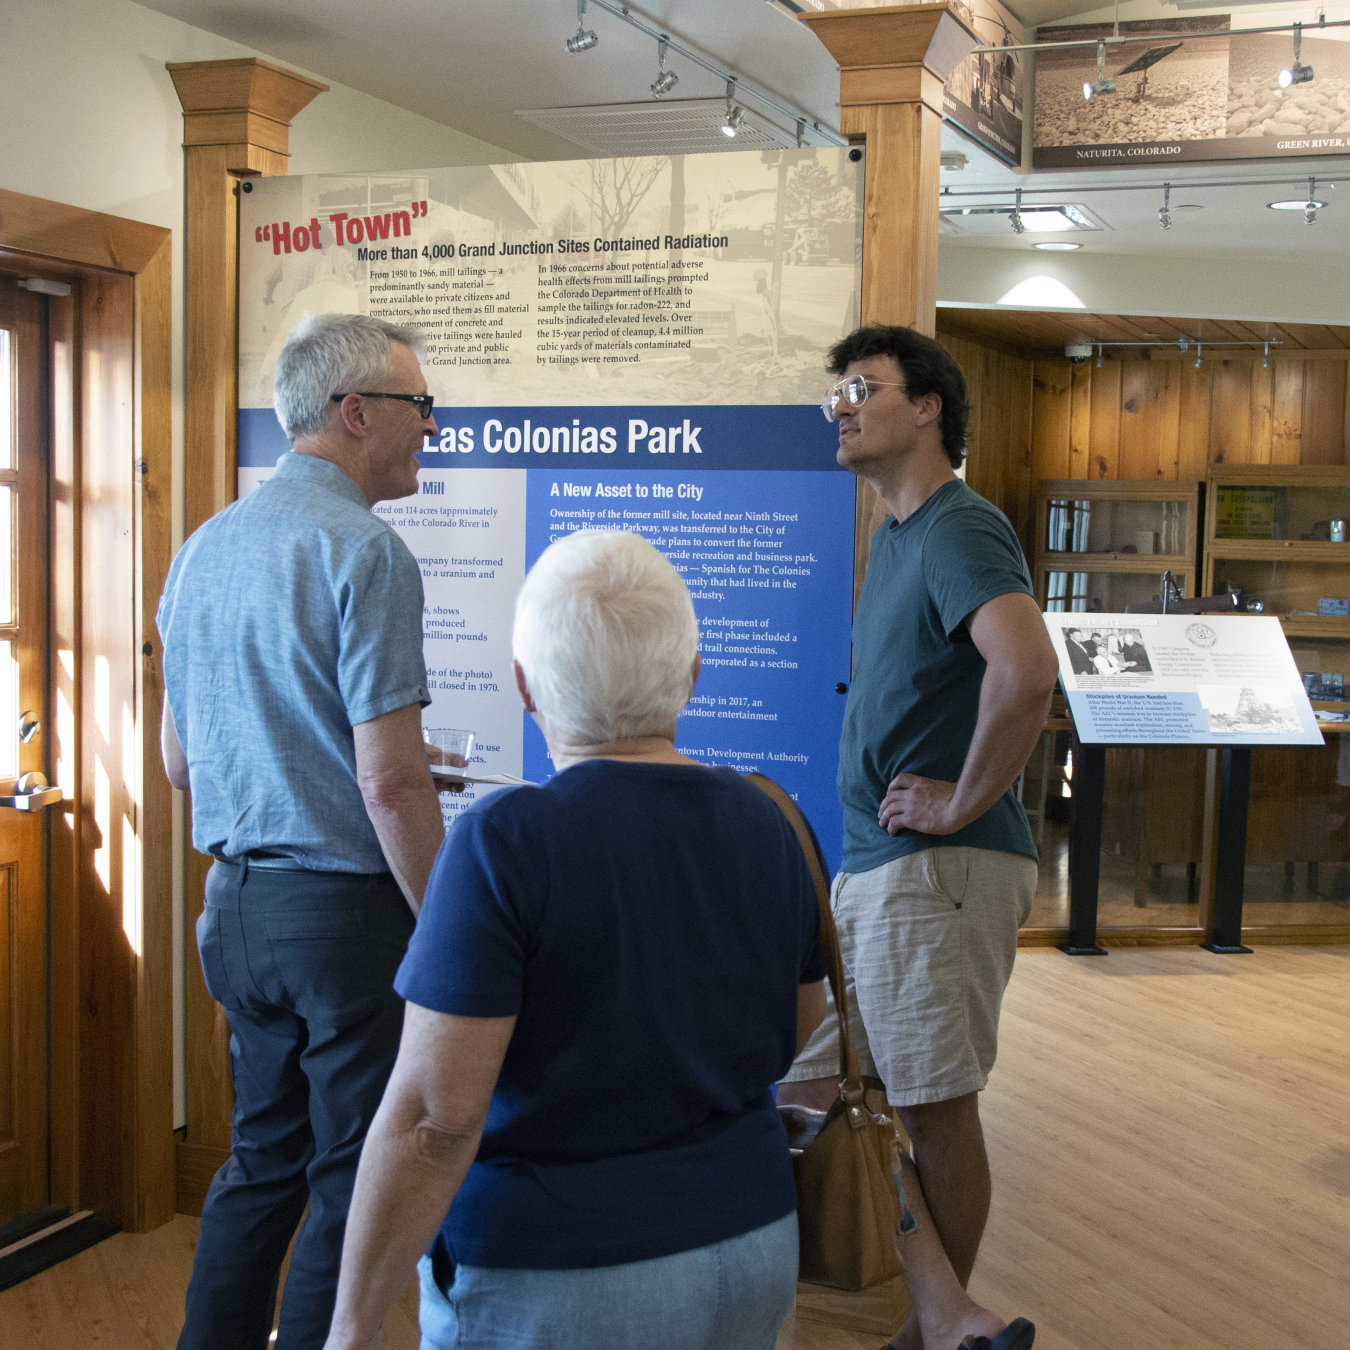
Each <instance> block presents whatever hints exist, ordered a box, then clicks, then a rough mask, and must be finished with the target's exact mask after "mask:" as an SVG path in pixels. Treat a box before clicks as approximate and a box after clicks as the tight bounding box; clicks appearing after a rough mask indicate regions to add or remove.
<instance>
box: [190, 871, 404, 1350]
mask: <svg viewBox="0 0 1350 1350" xmlns="http://www.w3.org/2000/svg"><path fill="white" fill-rule="evenodd" d="M413 923H414V920H413V915H412V911H411V910H410V909H409V908H408V904H407V901H406V900H404V898H403V894H402V892H401V891H400V890H399V888H398V885H397V883H396V882H395V881H394V879H393V877H392V876H391V875H390V874H389V873H387V872H384V873H379V874H376V875H352V874H346V873H340V872H299V871H276V870H271V869H266V870H265V869H263V868H261V867H257V866H253V867H249V866H248V865H247V864H245V863H240V864H235V863H224V862H217V863H216V864H215V866H213V867H212V868H211V871H210V872H209V873H208V875H207V879H206V909H205V910H204V911H203V913H202V916H201V918H200V919H199V920H198V921H197V946H198V950H199V951H200V953H201V958H202V972H203V974H204V975H205V976H206V987H207V989H209V990H210V992H211V996H212V998H214V999H216V1000H217V1001H218V1002H219V1003H220V1004H221V1005H222V1007H223V1008H224V1009H225V1015H226V1017H227V1018H228V1019H229V1023H230V1033H231V1034H230V1064H231V1068H232V1069H233V1073H234V1128H233V1138H232V1141H231V1152H230V1159H229V1161H228V1162H227V1163H226V1164H225V1165H224V1166H223V1167H222V1168H221V1169H220V1171H219V1172H217V1173H216V1175H215V1179H214V1180H213V1181H212V1182H211V1189H210V1191H209V1192H208V1193H207V1196H206V1204H205V1207H204V1208H203V1210H202V1224H201V1233H200V1236H199V1237H198V1239H197V1250H196V1254H195V1256H194V1257H193V1261H192V1279H191V1282H190V1283H189V1284H188V1291H187V1316H186V1320H185V1322H184V1326H183V1332H182V1335H181V1336H180V1337H179V1340H178V1350H266V1347H267V1342H268V1337H269V1336H270V1334H271V1330H272V1316H273V1312H274V1309H275V1306H276V1295H277V1281H278V1275H279V1272H280V1268H281V1263H282V1261H283V1259H284V1258H285V1255H286V1248H287V1245H288V1244H289V1243H290V1240H291V1237H292V1235H293V1234H294V1233H295V1227H296V1224H297V1223H299V1221H300V1216H301V1214H302V1213H304V1209H305V1205H306V1204H307V1203H308V1205H309V1214H308V1217H307V1218H306V1219H305V1224H304V1227H303V1228H302V1229H301V1231H300V1233H299V1235H298V1236H297V1237H296V1239H295V1249H294V1251H293V1252H292V1254H291V1264H290V1267H289V1269H288V1271H287V1275H286V1291H285V1296H284V1297H283V1299H282V1306H281V1321H280V1325H279V1327H278V1332H277V1340H276V1350H310V1348H311V1347H313V1350H320V1347H322V1345H323V1343H324V1340H325V1339H326V1337H327V1335H328V1325H329V1323H330V1321H331V1320H332V1316H333V1301H334V1297H335V1294H336V1290H337V1274H338V1265H339V1262H340V1260H341V1257H342V1238H343V1233H344V1231H345V1229H346V1222H347V1208H348V1205H349V1203H350V1201H351V1194H352V1186H353V1184H354V1182H355V1180H356V1164H357V1162H358V1160H359V1158H360V1155H361V1145H362V1142H363V1141H364V1140H365V1137H366V1131H367V1130H368V1129H369V1128H370V1122H371V1119H372V1118H373V1117H374V1115H375V1109H376V1107H378V1106H379V1104H380V1098H381V1096H382V1095H383V1093H384V1086H385V1083H386V1082H387V1080H388V1078H389V1072H390V1070H391V1069H392V1068H393V1065H394V1059H395V1056H396V1055H397V1053H398V1042H399V1035H400V1033H401V1031H402V1028H403V1000H402V999H401V998H399V997H398V995H397V994H395V993H394V990H393V981H394V973H395V971H396V970H397V969H398V965H399V962H400V961H401V960H402V958H403V953H404V951H405V949H406V948H407V945H408V938H409V937H410V936H411V935H412V930H413Z"/></svg>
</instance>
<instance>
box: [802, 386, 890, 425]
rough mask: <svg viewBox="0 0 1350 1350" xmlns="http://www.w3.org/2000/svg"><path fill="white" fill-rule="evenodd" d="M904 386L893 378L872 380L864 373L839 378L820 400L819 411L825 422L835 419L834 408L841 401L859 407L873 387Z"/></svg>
mask: <svg viewBox="0 0 1350 1350" xmlns="http://www.w3.org/2000/svg"><path fill="white" fill-rule="evenodd" d="M904 387H905V386H904V385H903V384H900V383H898V382H897V381H895V380H874V379H870V378H868V377H867V376H866V375H854V376H853V377H852V378H851V379H847V380H840V381H839V383H838V384H836V385H834V386H833V387H832V388H831V389H830V391H829V392H828V393H827V394H826V395H825V397H824V398H822V399H821V400H820V411H821V412H823V413H824V414H825V420H826V421H827V422H833V421H835V420H837V419H836V418H835V410H836V409H837V408H838V407H839V404H840V403H841V402H844V403H847V404H848V405H849V407H851V408H860V407H862V405H863V404H864V403H866V402H867V396H868V394H870V393H871V392H872V390H873V389H903V388H904Z"/></svg>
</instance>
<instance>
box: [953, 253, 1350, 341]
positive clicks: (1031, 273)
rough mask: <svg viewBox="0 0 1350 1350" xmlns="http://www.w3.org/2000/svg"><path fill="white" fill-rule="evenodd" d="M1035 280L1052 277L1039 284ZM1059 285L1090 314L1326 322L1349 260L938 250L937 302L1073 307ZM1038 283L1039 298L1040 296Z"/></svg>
mask: <svg viewBox="0 0 1350 1350" xmlns="http://www.w3.org/2000/svg"><path fill="white" fill-rule="evenodd" d="M1035 278H1045V279H1047V280H1048V281H1049V282H1050V283H1052V284H1051V285H1049V286H1040V287H1037V286H1035V285H1034V279H1035ZM1022 283H1033V284H1031V285H1028V286H1027V287H1026V288H1025V293H1024V294H1019V295H1018V296H1017V298H1016V299H1015V300H1004V297H1005V296H1007V295H1008V293H1009V292H1010V291H1011V290H1012V289H1013V287H1014V286H1019V285H1020V284H1022ZM1054 283H1058V285H1055V284H1054ZM1061 287H1062V288H1065V289H1067V291H1069V292H1071V293H1072V295H1073V296H1076V297H1077V299H1078V300H1080V301H1081V302H1082V304H1081V308H1083V309H1085V310H1087V311H1089V312H1090V313H1095V314H1156V315H1158V316H1159V317H1161V318H1171V317H1176V318H1212V319H1237V320H1253V321H1259V320H1270V321H1272V322H1275V323H1280V322H1285V323H1331V324H1344V323H1346V322H1347V319H1348V318H1350V262H1340V261H1337V262H1335V263H1331V262H1328V261H1327V260H1326V259H1324V258H1323V259H1318V260H1316V261H1315V262H1311V261H1310V260H1309V259H1306V258H1287V257H1286V258H1282V257H1280V256H1278V255H1272V254H1270V253H1265V254H1254V255H1250V256H1245V255H1234V254H1218V255H1215V256H1211V257H1208V258H1204V257H1157V256H1153V257H1148V256H1141V255H1136V254H1129V253H1095V254H1094V253H1087V252H1084V253H1076V254H1052V253H1034V252H1031V251H1030V250H1023V251H1016V252H1015V251H1013V250H1011V249H994V248H990V249H979V248H970V247H961V248H946V249H943V248H939V251H938V304H939V305H943V306H949V305H951V306H968V307H980V308H986V307H989V306H993V305H998V304H1000V303H1004V304H1013V305H1015V306H1016V307H1017V308H1019V309H1059V308H1079V307H1080V306H1076V305H1073V304H1072V302H1071V301H1069V300H1067V298H1066V297H1065V296H1064V295H1063V292H1062V291H1061V290H1060V288H1061ZM1038 291H1039V292H1040V293H1041V295H1042V297H1043V298H1041V299H1038V298H1036V296H1037V292H1038Z"/></svg>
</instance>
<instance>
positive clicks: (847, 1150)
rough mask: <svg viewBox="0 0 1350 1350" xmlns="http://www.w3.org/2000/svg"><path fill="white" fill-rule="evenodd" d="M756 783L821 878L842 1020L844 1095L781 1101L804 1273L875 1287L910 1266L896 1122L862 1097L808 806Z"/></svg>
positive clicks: (826, 939)
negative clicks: (796, 1103) (821, 1104)
mask: <svg viewBox="0 0 1350 1350" xmlns="http://www.w3.org/2000/svg"><path fill="white" fill-rule="evenodd" d="M749 777H750V779H751V781H752V782H753V783H754V784H755V786H756V787H757V788H759V789H760V790H761V791H762V792H763V793H764V794H765V795H766V796H768V797H769V798H770V799H771V800H772V801H773V802H774V804H775V805H776V806H777V807H778V809H779V810H780V811H781V812H782V813H783V815H784V816H785V817H786V818H787V821H788V824H790V825H791V826H792V828H793V830H794V831H795V832H796V835H797V839H798V841H799V842H800V844H801V847H802V853H803V854H804V855H805V857H806V865H807V867H808V868H809V869H810V872H811V880H812V881H813V882H814V883H815V888H816V900H817V903H818V904H819V906H820V950H821V954H822V955H823V956H824V958H825V972H826V975H827V977H828V978H829V981H830V992H831V993H832V994H833V995H834V1009H835V1017H836V1019H837V1020H838V1024H839V1076H840V1079H841V1080H842V1081H841V1082H840V1084H839V1097H838V1099H837V1100H836V1101H835V1102H834V1104H833V1105H832V1106H831V1107H830V1109H829V1110H828V1111H811V1110H808V1109H806V1108H802V1107H792V1106H782V1107H779V1113H780V1115H782V1117H783V1123H784V1125H785V1126H786V1127H787V1130H788V1142H789V1144H790V1145H791V1146H792V1168H793V1171H794V1172H795V1174H796V1178H797V1233H798V1242H799V1246H800V1252H799V1257H798V1269H797V1277H798V1279H800V1280H804V1281H806V1282H807V1283H808V1284H824V1285H830V1286H831V1287H833V1288H835V1289H848V1290H859V1289H870V1288H871V1287H872V1286H873V1285H875V1284H881V1283H882V1282H883V1281H885V1280H889V1279H893V1278H894V1277H895V1276H896V1275H899V1274H900V1272H901V1269H902V1265H901V1261H900V1253H899V1250H898V1248H897V1245H896V1242H897V1236H898V1234H899V1231H900V1216H901V1201H900V1196H901V1194H902V1192H901V1190H900V1186H899V1170H900V1161H899V1157H898V1154H897V1152H896V1150H897V1147H898V1145H897V1143H896V1136H895V1127H894V1125H893V1124H892V1122H891V1121H890V1120H889V1119H888V1118H887V1117H886V1116H874V1115H873V1114H872V1112H871V1111H869V1110H868V1109H867V1105H866V1102H865V1101H864V1087H863V1081H862V1074H861V1073H860V1072H859V1069H858V1057H857V1055H856V1054H855V1053H854V1050H853V1045H852V1043H851V1041H850V1040H849V1031H848V993H847V991H846V990H845V988H844V967H843V962H842V960H841V959H840V955H839V936H838V934H837V933H836V932H835V927H834V915H833V914H831V912H830V895H829V889H828V887H827V886H826V884H825V874H824V872H823V871H822V869H821V865H820V859H819V858H818V857H817V855H816V850H815V846H814V843H813V841H812V838H811V833H810V830H809V829H808V828H807V825H806V822H805V821H804V820H803V819H802V814H801V812H800V811H798V810H797V807H796V805H795V804H794V802H793V800H792V798H791V797H789V796H788V794H787V793H786V792H784V791H783V789H782V788H781V787H779V786H778V784H777V783H775V782H773V781H772V780H771V779H769V778H765V777H764V776H763V775H762V774H751V775H749Z"/></svg>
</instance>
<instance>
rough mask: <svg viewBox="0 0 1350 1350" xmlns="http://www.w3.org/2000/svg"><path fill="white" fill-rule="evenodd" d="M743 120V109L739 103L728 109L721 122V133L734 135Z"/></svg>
mask: <svg viewBox="0 0 1350 1350" xmlns="http://www.w3.org/2000/svg"><path fill="white" fill-rule="evenodd" d="M744 121H745V109H744V108H742V107H740V106H739V105H738V106H737V107H735V108H732V109H730V111H728V113H727V116H726V120H725V121H724V122H723V123H722V135H723V136H734V135H735V134H736V133H737V132H738V131H739V130H740V128H741V123H742V122H744Z"/></svg>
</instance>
